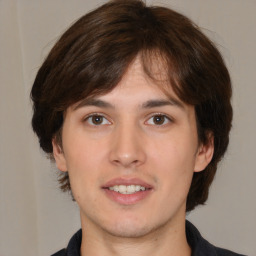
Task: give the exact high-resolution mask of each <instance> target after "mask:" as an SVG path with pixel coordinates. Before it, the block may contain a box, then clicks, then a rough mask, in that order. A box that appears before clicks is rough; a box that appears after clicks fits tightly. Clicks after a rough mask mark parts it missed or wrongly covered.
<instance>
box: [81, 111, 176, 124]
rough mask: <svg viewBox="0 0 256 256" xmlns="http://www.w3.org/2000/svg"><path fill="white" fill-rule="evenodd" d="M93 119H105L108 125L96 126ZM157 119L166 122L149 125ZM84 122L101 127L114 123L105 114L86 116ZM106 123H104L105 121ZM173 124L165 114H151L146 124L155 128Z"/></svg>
mask: <svg viewBox="0 0 256 256" xmlns="http://www.w3.org/2000/svg"><path fill="white" fill-rule="evenodd" d="M93 117H95V118H97V117H98V118H102V119H104V120H105V122H106V121H107V123H102V122H101V123H99V124H95V123H93V121H92V120H91V119H92V118H93ZM157 117H160V118H164V121H163V123H160V124H156V123H151V124H150V123H149V120H151V119H153V118H157ZM89 120H91V121H89ZM83 121H84V122H88V123H89V124H90V125H91V126H101V125H110V124H112V122H111V121H109V119H108V118H106V117H105V115H103V114H101V113H92V114H90V115H88V116H86V117H85V118H84V119H83ZM103 122H104V121H103ZM171 122H173V120H172V118H170V117H169V116H167V115H165V114H163V113H154V114H151V115H150V117H149V118H147V120H146V122H145V123H146V124H148V125H152V126H153V125H155V126H164V125H166V124H167V123H171Z"/></svg>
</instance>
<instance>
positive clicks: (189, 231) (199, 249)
mask: <svg viewBox="0 0 256 256" xmlns="http://www.w3.org/2000/svg"><path fill="white" fill-rule="evenodd" d="M186 235H187V240H188V243H189V245H190V247H191V250H192V254H191V256H245V255H242V254H237V253H234V252H231V251H228V250H225V249H221V248H218V247H215V246H213V245H212V244H210V243H209V242H207V241H206V240H205V239H204V238H203V237H202V236H201V234H200V233H199V231H198V230H197V229H196V227H195V226H194V225H193V224H191V223H190V222H189V221H186ZM81 241H82V230H81V229H80V230H79V231H78V232H77V233H76V234H74V235H73V237H72V238H71V240H70V241H69V244H68V247H67V248H66V249H62V250H60V251H59V252H57V253H55V254H53V255H52V256H80V247H81Z"/></svg>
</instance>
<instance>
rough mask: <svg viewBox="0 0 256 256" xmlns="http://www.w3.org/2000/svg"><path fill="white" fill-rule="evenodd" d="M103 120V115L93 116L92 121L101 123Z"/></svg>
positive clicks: (97, 123)
mask: <svg viewBox="0 0 256 256" xmlns="http://www.w3.org/2000/svg"><path fill="white" fill-rule="evenodd" d="M102 121H103V117H102V116H92V123H93V124H96V125H99V124H101V123H102Z"/></svg>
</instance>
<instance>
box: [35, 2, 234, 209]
mask: <svg viewBox="0 0 256 256" xmlns="http://www.w3.org/2000/svg"><path fill="white" fill-rule="evenodd" d="M135 59H139V60H140V63H141V66H142V68H143V72H144V73H145V75H146V76H147V77H148V79H150V80H151V81H153V82H154V83H155V84H158V85H159V87H160V88H161V89H162V90H163V92H165V93H166V94H168V90H169V89H171V90H173V92H174V93H175V95H176V96H177V98H178V99H179V100H180V101H181V102H183V103H184V104H187V105H189V106H193V108H194V110H195V119H196V127H197V136H198V142H199V144H202V145H207V144H209V143H212V142H213V143H214V153H213V157H212V159H211V161H210V163H209V164H208V165H207V167H206V168H205V169H204V170H203V171H201V172H195V173H194V175H193V178H192V183H191V186H190V190H189V193H188V196H187V204H186V210H187V211H191V210H192V209H194V208H195V207H196V206H197V205H199V204H204V203H205V201H206V200H207V198H208V191H209V187H210V185H211V183H212V181H213V178H214V176H215V173H216V169H217V164H218V163H219V161H220V160H221V158H222V157H223V155H224V153H225V151H226V149H227V146H228V142H229V131H230V128H231V121H232V107H231V104H230V99H231V82H230V77H229V73H228V71H227V68H226V66H225V64H224V62H223V59H222V57H221V55H220V53H219V51H218V50H217V49H216V47H215V46H214V44H213V43H212V42H211V41H210V40H209V39H208V38H207V37H206V36H205V35H204V34H203V33H202V32H201V31H200V29H199V28H198V27H197V26H196V25H195V24H194V23H193V22H192V21H191V20H189V19H188V18H186V17H185V16H183V15H181V14H179V13H177V12H175V11H173V10H170V9H167V8H164V7H147V6H146V5H145V4H144V3H143V2H142V1H139V0H128V1H127V0H125V1H123V0H119V1H118V0H117V1H110V2H108V3H106V4H104V5H102V6H101V7H99V8H97V9H96V10H94V11H92V12H90V13H88V14H86V15H85V16H83V17H82V18H80V19H79V20H78V21H77V22H76V23H74V24H73V25H72V26H71V27H70V28H69V29H68V30H67V31H66V32H65V33H64V34H63V35H62V36H61V38H60V39H59V40H58V42H57V43H56V44H55V46H54V47H53V49H52V50H51V51H50V53H49V55H48V56H47V58H46V59H45V61H44V63H43V64H42V66H41V68H40V69H39V71H38V74H37V76H36V79H35V82H34V84H33V88H32V91H31V98H32V101H33V104H34V105H33V107H34V114H33V119H32V126H33V129H34V131H35V133H36V134H37V136H38V138H39V142H40V146H41V148H42V149H43V150H44V151H45V152H46V153H47V154H49V155H50V156H52V154H53V146H52V142H53V141H55V142H57V143H58V144H59V146H60V147H62V127H63V122H64V120H65V113H66V111H67V109H68V108H69V107H70V106H72V105H74V104H76V103H78V102H80V101H81V100H83V99H86V98H89V97H93V96H100V95H105V94H107V93H109V92H111V91H112V90H113V89H114V88H116V86H117V85H118V84H119V82H120V81H121V79H122V78H123V77H124V75H125V74H126V72H127V70H128V69H129V67H130V65H131V64H132V63H133V62H134V60H135ZM158 71H161V72H158ZM159 74H160V75H159ZM59 181H60V186H61V188H62V190H64V191H65V190H70V189H71V188H70V181H69V175H68V172H65V173H62V174H61V176H60V179H59Z"/></svg>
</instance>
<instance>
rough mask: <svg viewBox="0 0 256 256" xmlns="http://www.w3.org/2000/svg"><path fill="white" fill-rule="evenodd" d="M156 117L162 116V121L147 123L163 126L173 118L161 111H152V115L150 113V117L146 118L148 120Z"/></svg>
mask: <svg viewBox="0 0 256 256" xmlns="http://www.w3.org/2000/svg"><path fill="white" fill-rule="evenodd" d="M156 117H160V118H164V123H160V124H156V123H153V124H149V125H156V126H164V125H166V124H167V123H171V122H173V120H172V119H171V118H170V117H169V116H167V115H165V114H162V113H154V114H153V115H151V117H150V118H148V119H147V122H148V121H149V120H150V119H152V118H156Z"/></svg>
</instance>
